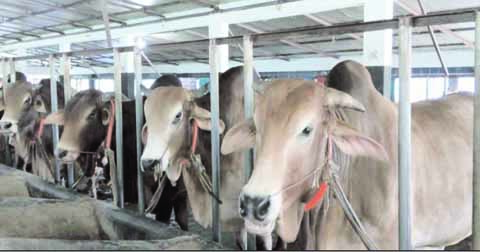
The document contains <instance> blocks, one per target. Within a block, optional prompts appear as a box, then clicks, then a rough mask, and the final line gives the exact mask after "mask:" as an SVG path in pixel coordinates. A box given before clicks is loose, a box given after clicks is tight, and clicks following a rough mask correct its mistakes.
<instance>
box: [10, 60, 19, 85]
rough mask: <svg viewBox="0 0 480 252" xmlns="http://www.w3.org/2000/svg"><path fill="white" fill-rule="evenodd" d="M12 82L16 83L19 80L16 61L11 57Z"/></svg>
mask: <svg viewBox="0 0 480 252" xmlns="http://www.w3.org/2000/svg"><path fill="white" fill-rule="evenodd" d="M9 63H10V83H15V82H16V81H17V73H16V71H15V61H14V60H13V58H10V60H9Z"/></svg>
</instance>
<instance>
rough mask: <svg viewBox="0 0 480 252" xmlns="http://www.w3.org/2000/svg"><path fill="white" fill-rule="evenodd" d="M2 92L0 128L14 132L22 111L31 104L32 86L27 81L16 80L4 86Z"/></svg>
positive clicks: (26, 109) (30, 106) (27, 108)
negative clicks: (2, 109)
mask: <svg viewBox="0 0 480 252" xmlns="http://www.w3.org/2000/svg"><path fill="white" fill-rule="evenodd" d="M4 92H5V101H4V114H3V116H2V119H1V120H0V129H1V130H2V131H9V132H11V133H16V132H17V130H18V127H17V124H18V121H19V120H20V118H21V115H22V113H23V112H25V111H28V110H29V109H31V108H32V106H33V88H32V85H31V84H30V83H28V82H25V81H17V82H16V83H15V84H13V85H10V86H8V87H7V88H5V90H4Z"/></svg>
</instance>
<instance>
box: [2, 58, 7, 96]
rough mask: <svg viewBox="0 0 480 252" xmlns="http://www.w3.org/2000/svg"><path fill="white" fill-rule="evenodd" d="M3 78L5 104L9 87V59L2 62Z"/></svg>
mask: <svg viewBox="0 0 480 252" xmlns="http://www.w3.org/2000/svg"><path fill="white" fill-rule="evenodd" d="M2 76H3V77H2V78H3V81H2V88H3V97H2V98H3V102H4V103H5V102H6V97H5V91H6V89H7V86H8V82H7V80H8V71H7V59H6V58H3V60H2Z"/></svg>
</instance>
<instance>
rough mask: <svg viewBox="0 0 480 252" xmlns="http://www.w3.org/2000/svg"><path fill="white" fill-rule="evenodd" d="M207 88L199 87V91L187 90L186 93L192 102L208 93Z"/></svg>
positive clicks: (204, 86) (206, 86)
mask: <svg viewBox="0 0 480 252" xmlns="http://www.w3.org/2000/svg"><path fill="white" fill-rule="evenodd" d="M208 87H209V85H208V84H206V85H203V86H201V87H200V88H199V89H195V90H188V91H187V93H188V95H189V97H190V98H191V99H192V100H193V99H196V98H200V97H203V96H205V95H207V94H208V92H210V91H209V90H208Z"/></svg>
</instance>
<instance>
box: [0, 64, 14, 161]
mask: <svg viewBox="0 0 480 252" xmlns="http://www.w3.org/2000/svg"><path fill="white" fill-rule="evenodd" d="M7 65H8V61H7V58H3V60H2V74H3V82H2V86H3V87H2V88H3V97H2V98H3V102H4V104H5V105H6V101H7V100H6V90H7V87H8V81H7V80H8V70H7ZM10 137H11V136H9V135H5V136H4V139H5V162H6V163H7V165H14V166H16V164H13V160H14V155H15V154H14V153H11V152H10Z"/></svg>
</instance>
